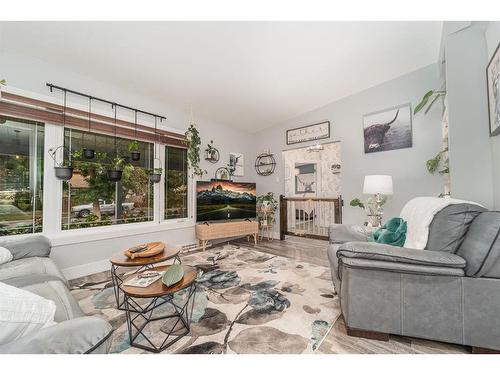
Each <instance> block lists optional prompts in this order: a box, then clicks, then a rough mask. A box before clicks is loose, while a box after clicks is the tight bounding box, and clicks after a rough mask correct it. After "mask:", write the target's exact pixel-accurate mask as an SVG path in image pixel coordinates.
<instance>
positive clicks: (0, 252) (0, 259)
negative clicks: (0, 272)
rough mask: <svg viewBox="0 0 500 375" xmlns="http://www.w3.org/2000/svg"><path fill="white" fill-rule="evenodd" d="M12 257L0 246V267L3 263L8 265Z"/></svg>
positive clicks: (7, 250)
mask: <svg viewBox="0 0 500 375" xmlns="http://www.w3.org/2000/svg"><path fill="white" fill-rule="evenodd" d="M12 258H13V256H12V253H11V252H10V251H9V249H6V248H5V247H2V246H0V265H2V264H4V263H9V262H10V261H11V260H12Z"/></svg>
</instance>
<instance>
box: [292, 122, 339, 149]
mask: <svg viewBox="0 0 500 375" xmlns="http://www.w3.org/2000/svg"><path fill="white" fill-rule="evenodd" d="M325 138H330V121H324V122H319V123H317V124H312V125H306V126H301V127H300V128H295V129H290V130H287V131H286V144H287V145H293V144H295V143H302V142H309V141H315V140H318V139H325Z"/></svg>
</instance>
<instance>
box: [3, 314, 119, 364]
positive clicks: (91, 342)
mask: <svg viewBox="0 0 500 375" xmlns="http://www.w3.org/2000/svg"><path fill="white" fill-rule="evenodd" d="M112 333H113V328H112V327H111V325H110V324H109V323H108V322H107V321H105V320H104V319H101V318H99V317H97V316H84V317H81V318H76V319H72V320H68V321H66V322H62V323H59V324H56V325H54V326H52V327H48V328H44V329H41V330H39V331H38V332H37V333H36V334H34V335H32V336H30V337H23V338H21V339H18V340H16V341H13V342H10V343H8V344H5V345H0V353H12V354H21V353H22V354H83V353H93V354H94V353H95V354H99V353H108V352H109V349H110V347H111V340H112V337H113V336H112ZM70 370H71V369H70Z"/></svg>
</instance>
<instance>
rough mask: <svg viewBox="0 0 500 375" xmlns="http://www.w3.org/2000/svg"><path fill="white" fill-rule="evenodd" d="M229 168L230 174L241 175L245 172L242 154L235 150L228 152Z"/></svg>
mask: <svg viewBox="0 0 500 375" xmlns="http://www.w3.org/2000/svg"><path fill="white" fill-rule="evenodd" d="M229 170H230V171H231V175H232V176H237V177H242V176H243V175H244V172H245V164H244V160H243V154H240V153H237V152H231V153H229Z"/></svg>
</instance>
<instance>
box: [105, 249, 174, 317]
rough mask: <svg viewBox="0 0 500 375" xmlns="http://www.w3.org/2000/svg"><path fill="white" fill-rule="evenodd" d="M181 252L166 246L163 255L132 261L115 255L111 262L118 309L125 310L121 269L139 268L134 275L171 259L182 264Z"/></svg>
mask: <svg viewBox="0 0 500 375" xmlns="http://www.w3.org/2000/svg"><path fill="white" fill-rule="evenodd" d="M179 253H180V250H179V249H177V248H174V247H170V246H166V247H165V250H163V252H162V253H160V254H158V255H155V256H152V257H147V258H135V259H130V258H128V257H127V256H125V255H123V253H119V254H115V255H113V256H112V257H111V259H110V260H109V261H110V263H111V281H112V282H113V289H114V292H115V299H116V308H117V309H118V310H124V308H123V304H124V301H123V299H122V297H121V293H120V287H121V285H122V283H123V278H122V277H121V276H120V275H119V274H118V272H117V270H118V269H119V268H121V267H126V268H134V267H135V268H137V269H136V270H135V272H133V273H134V274H135V273H137V272H140V271H143V270H146V269H148V268H152V267H153V265H154V264H157V263H161V262H164V261H167V260H170V259H173V260H174V263H176V262H179V263H181V258H180V257H179Z"/></svg>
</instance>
